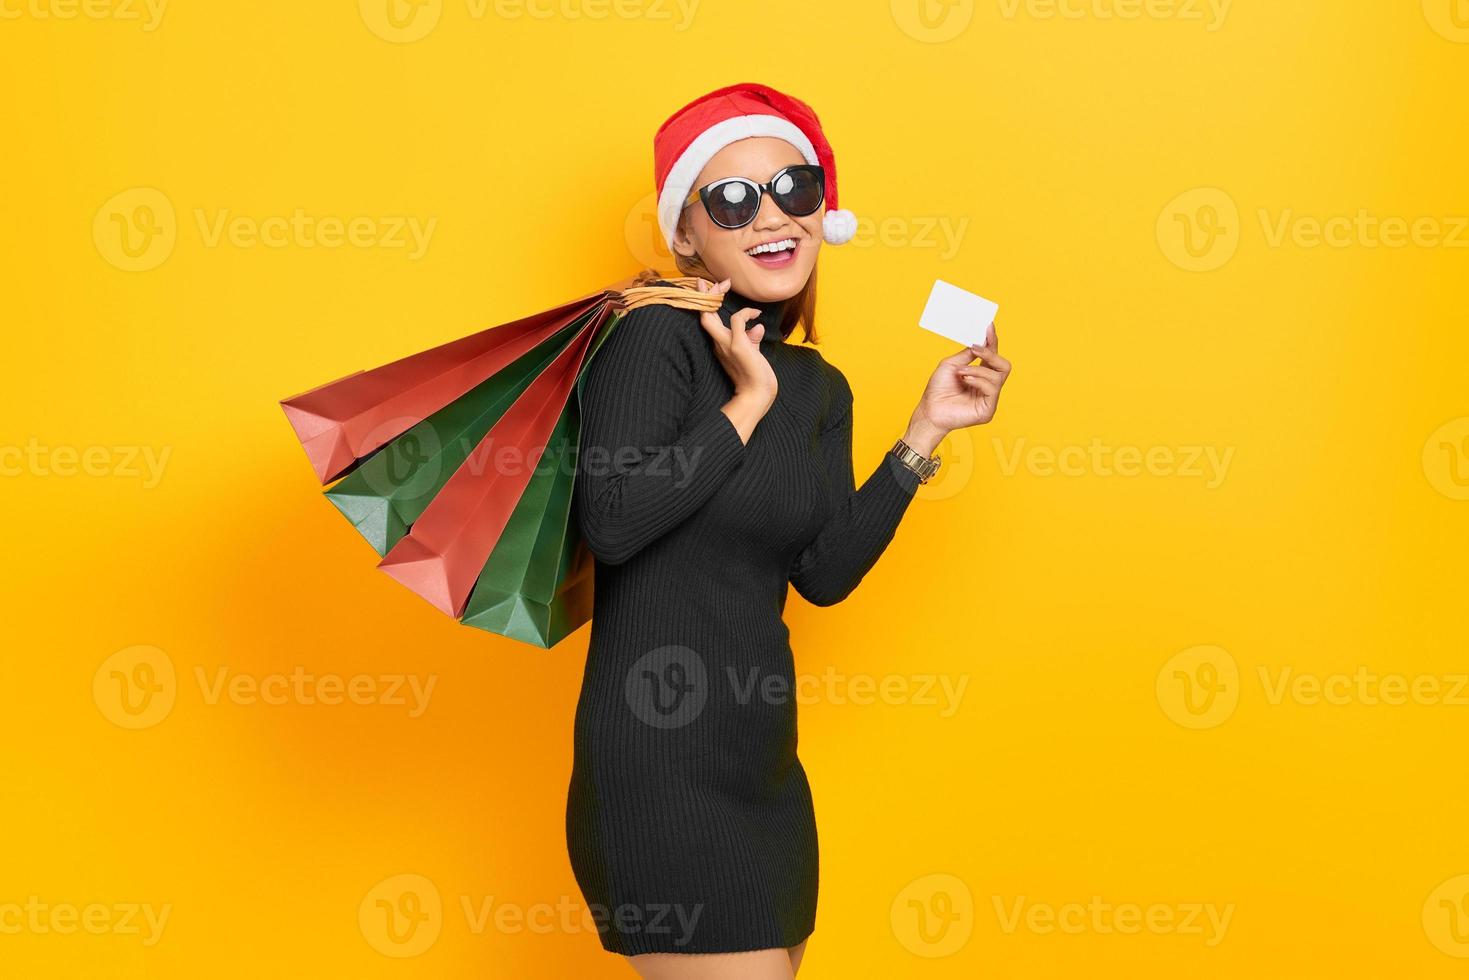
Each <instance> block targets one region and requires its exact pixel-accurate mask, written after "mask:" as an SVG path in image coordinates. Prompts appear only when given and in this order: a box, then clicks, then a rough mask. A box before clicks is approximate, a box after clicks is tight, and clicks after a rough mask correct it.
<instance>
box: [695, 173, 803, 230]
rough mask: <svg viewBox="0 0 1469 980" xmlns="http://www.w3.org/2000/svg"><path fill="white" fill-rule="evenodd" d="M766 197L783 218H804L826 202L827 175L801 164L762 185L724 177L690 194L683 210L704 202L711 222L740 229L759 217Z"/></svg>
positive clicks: (745, 179)
mask: <svg viewBox="0 0 1469 980" xmlns="http://www.w3.org/2000/svg"><path fill="white" fill-rule="evenodd" d="M766 194H769V195H770V196H771V198H772V199H773V200H774V201H775V203H776V204H777V205H778V206H779V207H780V209H781V210H782V211H784V212H785V213H786V214H788V215H791V216H792V217H795V218H804V217H805V216H806V215H808V214H814V213H815V212H816V209H817V208H819V207H821V202H822V201H823V200H825V199H826V172H825V171H823V170H822V169H821V168H820V167H818V166H816V165H815V164H811V163H802V164H797V165H796V166H793V167H786V168H784V169H783V170H778V171H776V174H775V176H774V177H771V178H770V180H769V181H767V182H766V183H764V184H761V183H758V182H756V181H753V180H750V179H749V178H748V177H725V178H724V179H723V180H716V181H714V183H712V184H706V185H704V186H703V187H700V188H699V189H698V190H696V191H693V192H691V193H690V194H689V196H688V199H687V200H685V201H684V204H683V206H684V207H688V206H689V205H690V204H693V203H694V202H695V201H703V202H704V210H705V211H707V212H708V213H709V220H710V221H713V222H714V223H715V224H716V225H718V226H719V227H721V228H743V227H745V225H747V224H749V223H750V222H752V221H754V220H755V215H757V214H759V213H760V199H761V198H762V197H763V196H764V195H766Z"/></svg>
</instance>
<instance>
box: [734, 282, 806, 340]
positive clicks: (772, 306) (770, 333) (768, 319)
mask: <svg viewBox="0 0 1469 980" xmlns="http://www.w3.org/2000/svg"><path fill="white" fill-rule="evenodd" d="M788 302H790V300H784V299H778V300H774V301H771V302H763V301H761V300H753V299H749V298H748V297H745V296H742V295H740V294H739V293H737V292H735V291H734V289H733V288H731V289H729V290H728V291H726V292H725V294H724V304H723V305H722V306H720V308H719V318H720V319H721V320H723V321H724V323H725V325H726V326H728V325H729V318H730V317H731V316H733V315H734V314H736V313H738V312H739V311H740V310H743V309H745V308H746V307H753V308H754V309H757V310H759V311H760V315H759V316H758V317H751V318H750V323H756V322H759V323H763V324H764V325H765V336H764V337H761V338H760V346H761V347H766V346H768V345H770V344H780V343H784V342H785V338H784V337H782V336H781V335H780V321H781V315H782V313H783V312H784V311H785V306H786V303H788ZM747 326H748V324H747Z"/></svg>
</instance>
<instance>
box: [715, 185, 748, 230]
mask: <svg viewBox="0 0 1469 980" xmlns="http://www.w3.org/2000/svg"><path fill="white" fill-rule="evenodd" d="M705 204H706V206H707V210H708V211H709V217H711V218H713V219H714V222H715V223H716V224H719V225H723V226H724V227H725V228H741V227H743V226H745V225H747V224H749V223H750V221H751V220H753V219H754V217H755V212H756V210H757V209H758V208H759V206H760V196H759V194H757V193H756V192H755V188H753V187H751V186H750V185H749V184H747V183H745V182H744V181H742V180H726V181H724V182H722V183H718V184H715V185H714V186H713V187H711V188H709V196H708V198H707V199H706V201H705Z"/></svg>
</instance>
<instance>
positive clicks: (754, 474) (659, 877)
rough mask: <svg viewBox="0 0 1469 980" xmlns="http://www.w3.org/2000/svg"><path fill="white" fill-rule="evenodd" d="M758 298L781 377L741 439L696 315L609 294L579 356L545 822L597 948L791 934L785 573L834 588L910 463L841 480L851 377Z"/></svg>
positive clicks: (700, 947) (823, 593) (738, 943)
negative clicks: (589, 609)
mask: <svg viewBox="0 0 1469 980" xmlns="http://www.w3.org/2000/svg"><path fill="white" fill-rule="evenodd" d="M781 305H782V304H780V303H774V304H765V303H755V302H751V301H749V300H747V299H745V298H743V297H741V296H738V295H737V294H735V293H733V292H731V293H729V294H727V295H726V297H725V303H724V308H723V310H722V311H721V313H720V316H721V318H722V319H723V320H724V322H725V323H726V324H728V323H729V317H730V314H731V313H733V312H734V311H736V310H738V309H740V308H742V307H746V306H755V307H759V308H761V309H762V310H763V311H764V313H763V314H762V316H761V317H760V318H759V322H763V323H764V324H765V325H766V328H767V330H766V336H765V337H764V339H762V341H761V343H760V349H761V351H762V353H764V355H765V356H766V358H767V359H768V360H769V361H770V363H771V365H772V367H773V368H774V370H775V374H776V378H777V380H778V382H779V392H778V394H777V396H776V399H775V403H774V404H773V405H772V406H771V408H770V411H769V412H768V413H766V415H765V417H764V418H763V419H761V421H760V422H759V424H758V425H757V426H756V428H755V431H754V433H753V435H752V436H751V438H750V441H749V443H748V444H745V443H743V442H742V441H741V439H740V436H739V433H738V431H737V430H736V429H735V427H734V424H733V423H732V422H731V421H730V420H729V418H728V417H727V416H726V415H725V414H724V413H723V412H721V411H720V406H722V405H723V404H724V403H725V402H727V401H729V399H730V398H731V397H732V396H733V394H734V388H733V384H732V383H731V382H730V380H729V378H728V376H727V375H726V374H725V372H724V369H723V368H722V367H721V366H720V364H719V361H718V360H717V358H716V357H715V355H714V349H713V346H712V341H711V339H710V338H709V336H708V334H707V333H706V332H705V331H704V328H703V327H702V326H701V325H700V323H699V317H698V314H697V313H694V312H691V311H687V310H679V309H675V308H672V307H667V306H650V307H644V308H642V309H638V310H634V311H633V312H631V313H629V314H628V315H627V316H626V317H625V318H624V319H623V321H622V322H621V323H619V324H618V325H617V326H616V328H615V329H614V330H613V333H612V335H611V336H610V337H609V338H608V339H607V341H606V342H605V343H604V344H603V345H602V348H601V350H600V351H598V352H597V354H596V356H595V357H594V358H593V360H592V363H591V366H590V367H589V369H588V374H587V377H586V385H585V390H584V396H583V405H584V408H585V411H584V415H583V419H582V426H583V428H582V434H581V451H580V454H579V457H578V471H577V479H576V497H575V513H576V517H577V520H578V521H579V524H580V527H581V531H582V533H583V535H584V536H585V538H586V541H587V543H588V545H589V547H590V549H591V551H592V553H593V555H594V556H595V557H596V559H597V564H596V586H595V607H594V614H593V617H592V628H591V642H590V647H589V649H588V653H587V662H586V670H585V674H584V679H583V682H582V688H581V695H580V699H579V701H578V704H577V710H576V721H575V733H574V759H573V766H572V773H571V784H570V787H569V791H568V797H567V808H566V838H567V847H568V851H569V854H570V858H571V865H572V869H573V871H574V873H575V875H576V880H577V883H578V885H579V886H580V888H581V891H582V894H583V897H584V898H585V899H586V901H587V903H588V906H589V907H590V908H591V910H592V913H593V915H594V917H595V920H596V922H597V925H598V928H599V930H600V936H601V940H602V945H603V947H604V948H606V949H608V950H611V951H613V952H618V953H624V954H628V955H632V954H636V953H646V952H683V953H710V952H734V951H742V950H752V949H765V948H770V947H776V946H786V947H788V946H794V945H796V944H797V943H799V942H800V941H801V940H803V939H804V938H806V936H807V935H809V934H810V933H811V931H812V929H813V927H814V925H815V917H816V894H817V868H818V862H817V840H816V820H815V813H814V809H813V805H812V799H811V792H810V787H809V786H808V784H807V781H806V773H805V771H804V770H803V769H802V767H801V762H800V760H799V759H798V758H797V756H796V741H797V739H796V695H797V691H796V689H795V686H794V682H795V671H794V664H793V660H792V653H791V647H790V643H789V636H790V633H789V630H788V629H787V627H786V625H785V623H784V622H783V621H782V618H781V616H782V613H783V611H784V609H785V603H786V596H787V591H788V585H792V584H793V585H794V586H795V587H796V590H797V592H799V593H800V594H801V595H802V596H804V597H805V598H806V599H808V600H809V601H811V602H813V603H815V604H817V605H823V606H824V605H831V604H833V603H836V602H839V601H840V600H841V599H843V598H844V597H845V596H846V595H847V594H848V593H850V592H851V591H852V589H853V588H855V587H856V585H857V584H858V582H860V581H861V579H862V577H863V576H864V575H865V574H866V572H867V571H868V569H869V568H871V567H872V565H873V563H874V562H876V561H877V559H878V557H879V556H880V555H881V554H882V552H883V550H884V549H885V548H886V547H887V545H888V542H889V541H891V540H892V537H893V534H894V532H895V531H896V529H897V526H898V523H899V521H900V520H901V519H902V517H903V514H904V512H905V510H906V509H907V507H908V504H909V502H910V501H911V500H912V498H913V493H914V491H915V489H916V488H917V486H918V477H917V475H916V474H914V473H913V472H912V471H911V470H909V469H908V468H907V467H905V466H903V465H902V463H901V462H899V460H898V458H897V457H896V456H895V455H893V454H892V453H891V452H886V453H884V454H883V456H882V459H881V460H880V461H879V463H878V465H877V466H876V468H875V469H874V470H872V471H871V475H869V476H868V477H867V479H866V480H865V481H864V482H863V484H862V487H861V488H860V489H858V488H857V487H856V486H855V481H854V479H853V468H852V392H851V389H850V388H849V387H848V385H847V381H846V378H845V377H844V376H843V375H842V373H841V372H840V371H838V370H837V369H836V368H835V367H833V366H832V365H830V364H828V363H827V362H826V360H825V359H824V358H823V357H822V356H821V354H820V353H819V352H818V351H817V350H816V349H815V348H813V347H807V346H802V345H799V344H796V343H794V342H790V341H787V340H785V339H783V338H782V337H780V335H779V329H778V325H779V311H780V308H781Z"/></svg>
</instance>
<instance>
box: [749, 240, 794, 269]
mask: <svg viewBox="0 0 1469 980" xmlns="http://www.w3.org/2000/svg"><path fill="white" fill-rule="evenodd" d="M799 248H800V242H798V241H796V240H795V239H794V238H789V237H787V238H774V239H771V240H769V241H765V242H761V243H760V244H758V245H756V246H754V247H753V248H750V249H748V250H746V252H745V254H746V255H748V256H749V257H750V258H751V259H752V260H754V261H755V262H756V263H758V264H760V265H762V266H764V267H765V268H767V269H784V268H785V267H786V266H788V265H790V264H791V263H793V262H795V261H796V251H797V249H799Z"/></svg>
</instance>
